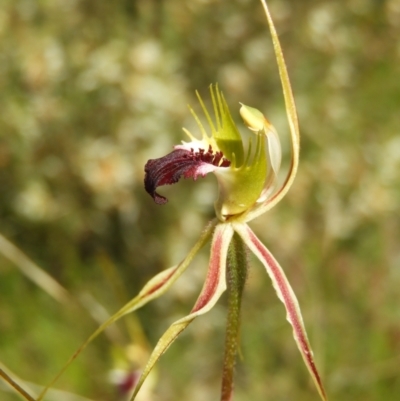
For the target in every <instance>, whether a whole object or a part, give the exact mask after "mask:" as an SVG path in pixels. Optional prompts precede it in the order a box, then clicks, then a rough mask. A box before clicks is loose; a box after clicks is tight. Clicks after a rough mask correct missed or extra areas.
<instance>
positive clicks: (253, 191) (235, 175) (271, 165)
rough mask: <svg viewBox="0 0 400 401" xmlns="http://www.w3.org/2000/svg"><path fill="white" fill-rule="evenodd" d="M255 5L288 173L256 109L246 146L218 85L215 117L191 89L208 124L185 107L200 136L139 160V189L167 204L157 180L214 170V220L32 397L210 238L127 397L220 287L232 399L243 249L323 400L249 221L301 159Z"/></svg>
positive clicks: (286, 293)
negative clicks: (260, 270)
mask: <svg viewBox="0 0 400 401" xmlns="http://www.w3.org/2000/svg"><path fill="white" fill-rule="evenodd" d="M261 3H262V5H263V7H264V11H265V15H266V17H267V21H268V25H269V29H270V32H271V36H272V41H273V46H274V51H275V57H276V60H277V64H278V69H279V74H280V79H281V83H282V89H283V95H284V99H285V106H286V112H287V117H288V122H289V128H290V138H291V150H292V152H291V153H292V157H291V163H290V167H289V171H288V174H287V176H286V179H285V180H284V181H283V184H281V185H278V182H277V175H278V171H279V167H280V163H281V148H280V142H279V137H278V135H277V133H276V131H275V129H274V128H273V126H272V125H271V124H270V122H269V121H268V120H267V119H266V118H265V117H264V116H263V115H262V113H261V112H260V111H258V110H256V109H254V108H252V107H248V106H245V105H242V106H241V109H240V114H241V117H242V119H243V121H244V123H245V125H247V127H248V128H249V129H250V130H251V131H252V132H253V133H252V134H251V135H252V138H251V139H250V141H249V145H248V146H247V147H246V148H245V147H244V145H243V141H242V138H241V135H240V133H239V130H238V129H237V127H236V125H235V123H234V121H233V119H232V116H231V113H230V111H229V108H228V105H227V102H226V101H225V98H224V96H223V94H222V93H221V92H220V91H219V89H218V87H214V88H213V87H211V100H212V104H213V114H214V118H212V117H211V115H210V113H209V111H208V110H207V108H206V106H205V105H204V103H203V101H202V99H201V98H200V96H199V95H197V96H198V99H199V101H200V104H201V107H202V110H203V112H204V114H205V117H206V120H207V123H208V127H209V130H206V128H205V127H204V126H203V124H202V123H201V122H200V119H199V118H198V117H197V115H196V114H195V113H194V111H193V110H192V109H191V112H192V114H193V116H194V118H195V120H196V122H197V124H198V126H199V128H200V132H201V139H196V138H195V136H193V135H192V134H191V133H189V132H188V131H187V130H185V132H186V134H187V135H188V137H189V139H190V141H188V142H183V143H182V144H180V145H177V146H175V148H174V150H173V151H172V152H171V153H169V154H167V155H166V156H164V157H161V158H159V159H153V160H149V161H148V162H147V164H146V166H145V180H144V181H145V189H146V190H147V192H148V193H149V194H150V195H151V196H152V197H153V199H154V201H155V202H156V203H158V204H165V203H166V202H167V200H166V198H165V197H164V196H162V195H160V194H159V193H158V192H157V188H158V187H159V186H163V185H168V184H173V183H176V182H177V181H178V180H179V179H180V178H181V177H184V178H189V177H191V178H193V179H194V180H196V179H197V178H198V177H204V176H205V175H206V174H208V173H211V172H212V173H214V174H215V176H216V177H217V180H218V185H219V194H218V197H217V200H216V202H215V212H216V218H215V219H214V220H213V221H212V222H210V223H209V225H208V226H207V227H206V229H205V230H204V231H203V233H202V234H201V236H200V238H199V240H198V241H197V243H196V244H195V245H194V247H193V248H192V249H191V250H190V252H189V253H188V255H187V256H186V257H185V258H184V259H183V260H182V261H181V263H179V264H178V265H176V266H173V267H171V268H169V269H166V270H164V271H162V272H161V273H159V274H157V275H156V276H155V277H153V278H152V279H151V280H150V281H149V282H148V283H147V284H146V285H145V286H144V288H143V289H142V290H141V291H140V293H139V294H138V295H137V296H136V297H135V298H133V299H132V300H131V301H130V302H129V303H127V304H126V305H125V306H124V307H122V308H121V309H120V310H119V311H118V312H117V313H116V314H115V315H113V316H112V317H111V318H110V319H109V320H108V321H106V322H105V323H104V324H103V325H102V326H101V327H99V328H98V330H97V331H96V332H95V333H94V334H92V336H91V337H90V338H89V339H88V340H87V341H86V342H85V343H84V344H83V345H82V346H81V348H80V349H79V350H78V351H77V352H76V353H75V354H74V356H73V357H72V358H71V359H70V360H69V361H68V363H67V364H66V365H65V367H64V368H63V370H61V371H60V372H59V374H58V375H57V377H56V378H55V379H54V380H53V381H52V383H50V385H49V386H47V387H46V389H45V390H44V391H43V392H42V394H41V395H40V396H39V398H37V401H40V400H41V399H42V398H43V396H44V394H45V392H46V391H47V390H48V388H49V387H50V386H51V385H52V384H53V383H54V382H55V381H56V380H57V379H58V377H59V376H60V375H61V374H62V373H63V371H64V370H65V369H66V367H67V366H68V365H69V364H70V363H71V362H72V360H73V359H74V358H75V357H76V355H77V354H78V353H80V352H81V351H82V350H83V349H84V348H85V347H86V346H87V345H88V344H89V343H90V342H91V341H92V340H93V339H94V338H95V337H97V335H98V334H100V333H101V332H102V331H104V329H105V328H107V327H108V326H109V325H111V324H112V323H114V322H115V321H117V320H118V319H120V318H121V317H122V316H124V315H126V314H128V313H131V312H133V311H135V310H137V309H139V308H141V307H142V306H143V305H145V304H146V303H148V302H149V301H151V300H153V299H155V298H157V297H159V296H161V295H162V294H164V293H165V292H166V291H167V290H168V289H169V288H170V287H171V286H172V284H173V283H174V282H175V281H176V280H177V279H178V278H179V277H180V275H181V274H182V273H183V272H184V271H185V270H186V268H187V267H188V266H189V264H190V262H191V261H192V259H193V258H194V256H195V255H196V253H197V252H198V251H199V250H200V249H201V248H202V247H203V246H204V245H205V244H206V243H207V242H209V241H211V252H210V260H209V267H208V272H207V275H206V278H205V282H204V285H203V288H202V290H201V292H200V295H199V297H198V299H197V301H196V303H195V305H194V306H193V308H192V310H191V312H190V314H189V315H187V316H186V317H184V318H182V319H179V320H177V321H176V322H174V323H173V324H172V325H171V326H170V327H169V328H168V329H167V331H166V332H165V333H164V334H163V335H162V337H161V338H160V340H159V341H158V343H157V345H156V346H155V348H154V350H153V352H152V354H151V355H150V358H149V360H148V362H147V365H146V366H145V368H144V370H143V372H142V375H141V377H140V378H139V380H138V382H137V385H136V387H135V390H134V392H133V395H132V398H131V401H132V400H134V398H135V396H136V394H137V393H138V391H139V389H140V388H141V386H142V384H143V382H144V380H145V379H146V377H147V376H148V375H149V373H150V372H151V370H152V368H153V367H154V365H155V363H156V362H157V360H158V359H159V358H160V356H161V355H162V354H163V353H164V352H165V351H166V350H167V349H168V347H169V346H170V345H171V344H172V343H173V342H174V340H175V339H176V338H177V337H178V335H179V334H180V333H181V332H182V331H183V330H185V328H186V327H187V326H188V325H189V324H190V323H191V322H192V321H193V320H194V319H195V318H197V317H198V316H200V315H203V314H205V313H206V312H208V311H209V310H210V309H211V308H212V307H213V306H214V305H215V304H216V302H217V301H218V299H219V298H220V297H221V295H222V294H223V293H224V291H225V290H227V293H228V318H227V321H228V323H227V336H226V344H225V357H224V366H223V374H222V393H221V401H230V400H232V399H233V370H234V364H235V357H236V351H237V347H238V342H239V320H240V301H241V296H242V291H243V287H244V282H245V278H246V268H247V258H246V250H247V249H248V250H250V251H251V252H252V253H254V255H255V256H256V257H257V258H258V259H259V260H260V261H261V263H262V264H263V265H264V267H265V269H266V271H267V274H268V275H269V277H270V279H271V281H272V284H273V286H274V288H275V290H276V293H277V295H278V298H279V299H280V300H281V301H282V303H283V305H284V307H285V309H286V314H287V320H288V321H289V323H290V324H291V326H292V328H293V335H294V339H295V342H296V344H297V347H298V349H299V351H300V353H301V356H302V357H303V360H304V362H305V365H306V367H307V368H308V370H309V373H310V375H311V377H312V379H313V381H314V383H315V385H316V388H317V390H318V392H319V394H320V396H321V399H322V400H324V401H327V396H326V393H325V390H324V387H323V385H322V382H321V379H320V375H319V373H318V371H317V368H316V364H315V362H314V358H313V353H312V351H311V347H310V344H309V342H308V339H307V334H306V330H305V327H304V323H303V318H302V315H301V312H300V307H299V304H298V301H297V299H296V296H295V294H294V292H293V290H292V288H291V286H290V284H289V282H288V280H287V278H286V276H285V273H284V271H283V270H282V268H281V267H280V265H279V263H278V262H277V261H276V259H275V258H274V257H273V256H272V254H271V253H270V251H269V250H268V249H267V248H266V247H265V245H263V244H262V242H261V241H260V240H259V239H258V238H257V236H256V235H255V234H254V232H253V231H252V230H251V228H250V227H249V226H248V224H247V223H249V222H250V221H252V220H253V219H255V218H256V217H258V216H260V215H261V214H263V213H265V212H266V211H268V210H269V209H271V208H272V207H273V206H275V205H276V204H277V203H278V202H279V201H280V200H281V199H282V198H283V197H284V196H285V194H286V193H287V191H288V190H289V188H290V186H291V185H292V183H293V180H294V178H295V175H296V172H297V167H298V162H299V142H300V135H299V129H298V122H297V113H296V107H295V104H294V100H293V94H292V90H291V86H290V81H289V77H288V73H287V70H286V65H285V61H284V59H283V54H282V49H281V46H280V43H279V39H278V36H277V33H276V31H275V27H274V24H273V21H272V19H271V16H270V13H269V10H268V7H267V5H266V2H265V0H261Z"/></svg>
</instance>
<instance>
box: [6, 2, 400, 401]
mask: <svg viewBox="0 0 400 401" xmlns="http://www.w3.org/2000/svg"><path fill="white" fill-rule="evenodd" d="M270 5H271V11H272V14H273V16H274V18H275V22H276V25H277V29H278V31H279V34H280V39H281V41H282V46H283V48H284V52H285V56H286V60H287V64H288V68H289V72H290V75H291V78H292V83H293V90H294V93H295V97H296V101H297V105H298V109H299V117H300V125H301V129H302V153H301V164H300V171H299V175H298V177H297V180H296V183H295V185H294V187H293V188H292V190H291V191H290V193H289V195H288V196H287V198H286V199H285V200H284V201H283V202H282V203H281V204H280V205H279V206H278V207H276V208H275V209H273V210H272V211H271V212H269V213H268V214H267V215H265V216H263V217H262V218H260V219H258V220H257V221H256V222H254V224H253V225H252V227H253V228H254V229H255V230H256V231H257V233H258V235H259V236H260V237H261V238H262V239H263V240H264V242H265V243H266V244H267V246H268V247H269V248H270V249H271V250H272V251H273V253H274V254H275V256H276V257H277V259H278V260H279V261H280V262H281V264H282V266H283V267H284V268H285V270H286V272H287V274H288V276H289V279H290V281H291V282H292V285H293V287H294V289H295V291H296V293H297V295H298V297H299V301H300V304H301V305H302V308H303V312H304V317H305V321H306V326H307V327H308V330H309V334H310V337H311V343H312V344H313V348H314V352H315V354H316V359H317V362H318V364H319V366H320V367H321V370H322V372H323V377H324V378H325V381H326V387H327V390H328V393H329V394H330V396H331V399H336V400H342V401H345V400H364V401H378V400H393V399H394V398H395V397H396V395H398V394H400V379H399V373H398V366H399V364H400V291H399V288H400V246H399V237H400V224H399V223H400V222H399V210H398V205H399V201H400V132H399V126H400V124H399V123H400V119H399V105H400V79H399V76H400V75H399V73H400V67H399V66H400V39H399V38H400V1H399V0H386V1H378V0H349V1H332V0H330V1H328V0H303V1H301V2H299V1H296V0H274V1H271V2H270ZM216 81H218V82H219V84H220V86H221V87H222V89H223V91H224V93H225V95H226V97H227V99H228V102H229V104H230V105H231V109H232V113H233V114H234V115H235V114H236V116H238V115H237V110H238V107H236V106H237V105H238V102H239V101H242V102H244V103H246V104H249V105H253V106H256V107H257V108H259V109H261V110H263V111H264V113H265V114H266V115H267V116H268V118H269V119H270V120H271V121H272V123H273V124H274V125H275V126H276V127H277V129H278V131H279V132H280V133H282V137H283V141H285V140H287V134H286V133H287V125H286V121H285V114H284V107H283V102H282V95H281V89H280V83H279V80H278V74H277V68H276V63H275V61H274V57H273V53H272V48H271V43H270V38H269V34H268V32H267V26H266V22H265V19H264V16H263V14H262V11H261V6H260V5H259V4H258V1H257V0H234V1H223V0H190V1H185V2H183V1H181V0H168V1H166V0H164V1H163V0H152V1H150V0H142V1H140V0H136V1H135V0H117V1H98V0H68V1H64V0H53V1H48V0H36V1H32V0H2V1H1V4H0V104H1V112H0V188H1V189H0V191H1V192H0V193H1V195H0V222H1V223H0V231H1V234H2V235H4V237H5V238H7V239H8V240H9V241H11V242H12V243H13V244H15V245H16V246H17V247H18V248H19V249H21V250H22V251H23V252H24V253H25V254H26V255H27V256H28V257H29V258H30V259H31V260H32V261H34V262H35V263H36V264H37V265H38V266H40V267H41V268H42V269H43V270H44V271H46V272H48V273H49V274H50V275H51V276H53V277H54V278H55V279H56V280H57V281H58V282H59V283H60V284H61V285H62V286H63V287H64V288H66V289H67V290H68V294H69V295H65V293H64V292H62V290H60V289H56V291H55V293H54V294H53V295H51V294H49V292H48V290H49V288H48V287H47V286H46V284H45V282H44V281H43V280H42V279H41V278H40V277H39V278H38V280H37V281H38V282H39V283H41V284H42V285H43V286H44V287H45V290H43V288H41V287H39V286H37V285H36V284H35V283H34V282H33V281H32V280H31V279H29V278H28V277H27V276H26V274H24V273H23V269H24V267H25V268H28V272H31V273H32V271H33V270H32V268H31V266H30V265H29V264H28V266H27V265H26V263H27V262H26V260H25V259H23V257H22V256H21V255H18V254H14V256H15V258H14V259H12V258H11V259H12V260H11V259H10V249H9V248H8V247H7V244H6V243H5V242H4V241H0V244H1V246H0V314H1V315H0V316H1V317H0V334H1V335H0V361H1V363H2V364H4V365H5V366H6V367H7V368H8V369H10V371H11V372H13V373H14V374H16V375H17V377H19V378H20V379H21V380H26V381H29V382H31V383H36V384H38V385H43V384H46V383H47V382H48V381H49V380H50V379H51V378H52V377H53V376H54V375H55V373H56V372H57V371H58V370H59V369H60V368H61V366H62V365H63V363H64V362H65V361H66V360H67V359H68V357H69V356H70V355H71V354H72V353H73V352H74V350H75V349H76V348H77V347H78V346H79V345H80V344H81V343H82V341H83V340H84V339H86V338H87V337H88V335H89V334H90V333H91V332H92V331H93V330H94V329H95V328H96V327H97V326H98V324H99V322H101V321H103V320H104V319H105V317H106V316H107V314H109V313H113V312H114V311H116V310H117V309H118V308H119V307H120V306H121V305H122V303H123V302H124V301H126V300H127V299H128V298H130V297H133V296H134V294H136V292H137V291H138V290H139V289H140V287H141V286H142V285H143V284H144V283H145V282H146V281H147V280H148V279H149V278H150V277H151V276H152V275H154V274H155V273H156V272H159V271H161V270H162V269H164V268H167V267H169V266H170V265H173V264H175V263H177V262H178V261H179V260H180V259H181V258H182V257H183V256H184V255H185V253H186V252H187V251H188V250H189V248H190V247H191V246H192V244H193V243H194V242H195V240H196V238H197V237H198V236H199V233H200V232H201V230H202V229H203V226H204V225H205V224H206V222H207V221H208V220H209V219H210V218H211V216H212V215H213V201H214V199H215V194H216V186H215V182H214V178H213V177H207V178H206V179H204V180H200V181H199V182H197V183H196V184H195V185H194V183H192V182H191V181H187V182H182V183H180V184H178V185H176V186H175V187H174V188H172V189H171V188H165V190H164V189H163V193H164V194H167V196H168V197H169V199H170V202H169V203H168V204H167V205H166V206H163V207H160V206H157V205H155V204H154V203H153V201H152V200H151V198H150V197H149V196H148V195H147V194H146V193H145V192H144V190H143V166H144V164H145V162H146V161H147V159H149V158H155V157H159V156H161V155H163V154H165V153H166V152H167V151H168V150H169V149H171V148H172V146H173V144H175V143H177V142H178V141H180V140H181V139H182V138H183V133H182V131H181V127H182V126H185V127H186V128H189V129H191V128H193V121H192V120H191V117H190V114H189V112H188V110H187V104H188V103H190V104H191V105H193V106H194V107H195V108H197V103H196V100H195V96H194V90H195V89H198V90H199V91H200V92H201V93H202V94H203V95H204V97H206V96H207V90H208V89H207V88H208V86H209V84H211V83H214V82H216ZM238 121H239V118H238ZM285 146H286V149H287V148H288V146H287V143H286V145H285ZM286 158H287V152H286ZM206 264H207V250H205V252H204V253H203V254H202V255H200V256H198V257H197V258H196V260H195V262H194V263H193V265H192V266H191V268H190V270H189V271H188V272H187V274H186V275H185V276H184V277H183V278H181V279H180V280H179V281H178V283H177V284H176V285H175V286H174V287H173V289H172V291H170V293H169V294H167V295H166V296H164V297H163V298H162V299H161V300H159V301H156V302H154V303H152V304H151V305H149V306H146V307H145V308H144V309H143V311H140V312H139V314H138V318H139V322H140V323H138V322H137V321H135V320H133V318H130V319H126V320H125V321H124V322H122V323H121V324H118V325H116V326H115V327H114V328H113V329H112V330H110V331H108V332H107V334H106V335H103V336H101V337H100V338H98V339H97V340H96V341H95V342H94V343H93V344H92V345H90V346H89V348H88V349H87V350H86V351H85V352H84V353H83V354H82V355H81V356H80V357H79V358H78V359H77V360H76V361H75V362H74V363H73V364H72V366H71V367H70V368H69V369H68V370H67V372H66V373H65V374H64V375H63V377H62V378H61V380H60V381H59V382H58V383H57V387H58V388H60V389H64V390H66V391H68V392H70V393H76V394H80V395H82V396H85V397H88V398H89V399H92V400H104V401H106V400H119V399H121V400H122V399H124V397H123V395H121V393H120V392H119V391H118V387H117V386H116V385H115V384H113V383H112V382H111V381H110V372H113V371H115V369H117V368H119V369H125V370H126V371H129V370H130V369H137V368H138V367H140V364H141V363H143V360H144V359H145V356H146V354H147V352H148V345H147V344H151V345H154V344H155V342H156V340H157V338H158V337H159V335H160V334H161V333H162V332H163V331H164V330H165V329H166V328H167V326H168V324H169V323H171V322H172V321H173V320H174V319H176V318H178V317H180V316H183V315H184V314H186V313H187V312H188V311H189V310H190V308H191V306H192V303H193V302H194V300H195V299H196V295H197V294H198V292H199V290H200V288H201V284H202V280H203V277H204V272H205V268H206ZM21 269H22V270H21ZM25 272H26V270H25ZM121 283H122V284H121ZM121 288H123V289H121ZM224 316H225V315H224V303H223V302H222V303H220V304H219V306H218V307H217V308H215V309H214V310H213V311H212V312H211V313H210V314H208V315H206V316H205V317H203V318H202V319H200V320H198V321H196V322H195V323H193V325H192V326H191V327H190V329H188V331H187V332H186V333H185V334H184V335H183V336H182V338H180V339H179V341H178V342H176V343H175V344H174V345H173V347H172V348H171V349H170V350H169V351H168V353H167V354H166V355H165V356H164V357H163V358H162V360H161V362H160V363H159V365H158V373H157V374H156V375H154V376H153V379H152V383H150V386H149V388H148V392H147V393H146V392H144V393H143V395H142V400H160V401H161V400H162V401H168V400H184V399H190V400H192V401H201V400H211V399H218V392H219V386H220V367H221V361H222V352H221V348H222V342H223V331H224V330H223V329H224ZM141 330H142V331H143V333H144V337H143V336H142V335H141ZM143 333H142V334H143ZM242 344H243V348H242V354H243V358H242V360H241V361H239V363H238V367H237V380H236V382H237V384H236V398H235V399H236V400H238V401H239V400H252V401H265V400H275V401H279V400H297V401H302V400H311V399H317V397H318V396H317V393H316V391H315V390H314V388H313V385H312V383H310V379H309V378H308V375H307V372H306V369H305V368H304V367H303V364H302V361H301V358H300V356H299V354H298V351H297V349H296V346H295V344H294V341H293V339H292V334H291V329H290V326H289V325H288V324H287V322H286V321H285V312H284V310H283V307H282V306H281V304H280V302H279V301H278V300H277V299H276V296H275V294H274V291H273V289H272V287H271V285H270V282H269V279H268V278H267V276H266V274H265V273H264V271H263V269H262V267H261V266H260V265H259V264H258V262H256V261H255V260H254V261H253V267H252V270H251V272H250V277H249V280H248V284H247V288H246V299H245V302H244V308H243V330H242ZM2 366H3V365H2ZM3 368H4V366H3ZM114 373H115V372H114ZM31 388H32V389H35V387H34V385H32V387H31ZM68 397H69V398H68ZM0 398H1V399H2V400H4V401H13V400H17V399H19V397H18V396H16V395H14V393H12V392H11V391H10V390H9V389H8V388H7V386H5V385H3V384H1V386H0ZM52 399H53V400H54V399H57V400H64V399H65V400H78V398H77V397H73V396H71V395H70V394H69V395H68V394H67V393H58V394H57V395H53V397H52ZM79 399H81V398H79Z"/></svg>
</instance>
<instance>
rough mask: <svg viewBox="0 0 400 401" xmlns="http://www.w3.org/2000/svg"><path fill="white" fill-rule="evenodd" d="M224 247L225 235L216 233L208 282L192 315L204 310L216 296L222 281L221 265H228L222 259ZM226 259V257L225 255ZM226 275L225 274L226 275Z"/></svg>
mask: <svg viewBox="0 0 400 401" xmlns="http://www.w3.org/2000/svg"><path fill="white" fill-rule="evenodd" d="M222 245H223V235H222V233H216V234H215V235H214V238H213V242H212V245H211V255H210V264H209V267H208V272H207V277H206V281H205V283H204V287H203V290H202V291H201V294H200V296H199V298H198V299H197V302H196V304H195V305H194V307H193V309H192V311H191V313H194V312H197V311H198V310H200V309H202V308H203V307H204V306H205V305H206V304H207V303H208V302H209V300H210V299H211V298H212V296H213V295H214V294H215V292H216V290H217V288H218V283H219V281H220V280H221V270H222V268H221V263H226V261H224V260H221V259H222V257H221V256H222V255H221V254H222ZM224 257H226V255H224ZM224 274H225V273H224Z"/></svg>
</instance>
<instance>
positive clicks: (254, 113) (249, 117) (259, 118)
mask: <svg viewBox="0 0 400 401" xmlns="http://www.w3.org/2000/svg"><path fill="white" fill-rule="evenodd" d="M241 105H242V107H241V108H240V115H241V117H242V119H243V121H244V123H245V124H247V126H248V127H249V129H251V130H252V131H257V132H258V131H261V130H262V129H263V128H264V126H265V125H267V126H269V125H270V124H269V123H268V121H267V120H266V118H265V117H264V115H263V114H262V113H261V111H259V110H257V109H255V108H253V107H249V106H246V105H245V104H243V103H241Z"/></svg>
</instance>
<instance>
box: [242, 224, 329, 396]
mask: <svg viewBox="0 0 400 401" xmlns="http://www.w3.org/2000/svg"><path fill="white" fill-rule="evenodd" d="M235 229H236V231H237V232H238V233H239V235H240V236H241V237H242V238H243V240H244V242H245V243H246V245H247V246H248V247H249V248H250V249H251V250H252V251H253V252H254V254H255V255H256V256H257V257H258V258H259V259H260V261H261V262H262V263H263V264H264V266H265V268H266V270H267V272H268V274H269V276H270V278H271V280H272V283H273V285H274V288H275V290H276V292H277V294H278V297H279V298H280V300H281V301H282V302H283V304H284V305H285V308H286V313H287V319H288V321H289V323H290V324H291V325H292V327H293V334H294V338H295V340H296V343H297V346H298V348H299V350H300V353H301V355H302V357H303V359H304V362H305V364H306V366H307V368H308V370H309V372H310V373H311V376H312V378H313V380H314V382H315V384H316V387H317V389H318V391H319V393H320V395H321V398H322V399H323V400H327V397H326V393H325V390H324V387H323V384H322V381H321V378H320V376H319V373H318V370H317V368H316V366H315V362H314V358H313V353H312V351H311V347H310V344H309V342H308V339H307V334H306V330H305V327H304V323H303V319H302V316H301V311H300V307H299V304H298V301H297V298H296V295H295V294H294V292H293V290H292V287H291V286H290V284H289V282H288V280H287V278H286V276H285V273H284V272H283V270H282V268H281V267H280V265H279V263H278V262H277V261H276V260H275V258H274V257H273V256H272V254H271V253H270V252H269V251H268V249H267V248H266V247H265V245H264V244H263V243H262V242H261V241H260V240H259V239H258V238H257V237H256V235H255V234H254V233H253V232H252V231H251V229H250V228H249V227H248V226H247V225H240V226H236V227H235Z"/></svg>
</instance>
